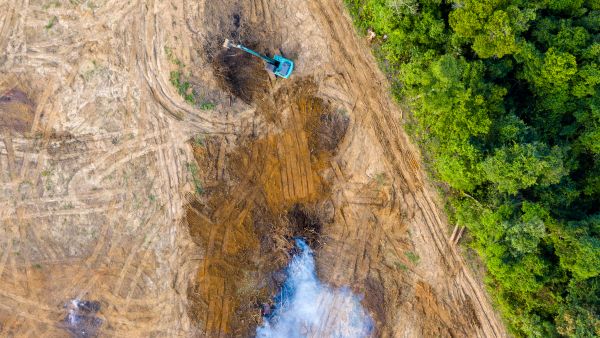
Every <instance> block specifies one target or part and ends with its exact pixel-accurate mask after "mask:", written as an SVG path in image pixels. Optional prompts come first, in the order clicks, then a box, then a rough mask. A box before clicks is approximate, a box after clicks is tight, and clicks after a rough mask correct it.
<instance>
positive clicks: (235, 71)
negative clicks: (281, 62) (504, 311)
mask: <svg viewBox="0 0 600 338" xmlns="http://www.w3.org/2000/svg"><path fill="white" fill-rule="evenodd" d="M225 38H229V39H235V40H236V41H239V42H242V43H245V44H247V45H248V46H251V47H253V48H255V49H257V50H258V51H260V52H264V53H268V54H270V55H272V54H273V53H281V54H283V55H285V56H286V57H289V58H292V59H294V60H295V61H296V70H295V73H294V75H293V76H292V78H291V79H289V80H282V79H274V78H272V77H270V76H269V75H268V74H267V72H266V71H265V69H264V67H263V65H262V64H261V63H260V62H259V61H258V60H255V59H253V58H250V57H248V56H247V55H244V54H241V53H238V52H236V51H234V50H224V49H223V48H222V46H221V44H222V42H223V40H224V39H225ZM0 51H2V52H1V53H0V336H9V337H10V336H19V337H20V336H25V337H63V336H67V335H72V336H78V337H84V336H115V337H121V336H123V337H180V336H181V337H187V336H211V337H229V336H231V337H234V336H235V337H238V336H251V335H252V334H253V332H254V329H255V327H256V325H258V324H259V323H260V321H261V310H262V311H264V308H265V305H267V307H268V304H269V302H270V301H271V299H272V296H273V295H274V294H275V293H276V291H277V289H278V287H279V286H280V285H281V283H282V282H283V277H282V269H283V268H284V267H285V265H286V264H287V261H288V259H289V257H290V255H291V254H292V253H293V252H292V243H291V239H292V238H293V237H294V236H303V237H305V238H307V239H308V240H309V242H310V244H311V246H312V247H313V248H315V250H316V253H317V264H318V273H319V276H320V278H321V279H323V280H324V281H326V282H328V283H330V284H332V285H334V286H342V285H346V286H350V287H351V288H352V289H353V291H355V292H357V293H359V294H362V295H364V300H363V303H364V305H365V306H366V307H367V309H368V310H369V312H370V313H371V315H372V316H373V318H374V320H375V323H376V325H375V326H376V332H374V334H373V335H374V336H382V337H406V336H409V337H430V336H436V337H454V336H461V337H462V336H466V337H474V336H477V337H479V336H485V337H503V336H506V332H505V329H504V327H503V324H502V323H501V321H500V320H499V317H498V315H497V314H496V313H495V311H494V310H493V309H492V307H491V305H490V302H489V300H488V298H487V296H486V294H485V293H484V289H483V287H482V285H481V283H480V282H479V281H477V280H476V279H474V278H473V273H472V272H471V271H469V269H468V268H467V267H466V264H465V262H464V261H463V259H462V257H461V255H460V249H459V248H457V247H456V246H455V245H454V244H453V242H452V241H451V240H450V239H449V237H450V234H449V232H450V230H449V229H450V228H451V227H450V226H449V225H448V223H447V221H446V219H445V218H444V216H443V213H442V211H441V209H440V207H439V205H438V204H439V202H438V201H437V196H436V193H435V191H434V190H433V189H432V188H431V187H430V186H429V184H428V183H427V180H426V177H425V176H424V174H423V172H422V170H421V167H420V156H419V153H418V151H417V150H416V149H415V148H414V147H413V146H412V145H411V144H410V142H409V141H408V139H407V137H406V135H405V133H404V131H403V130H402V114H401V112H400V111H399V110H398V108H397V107H396V105H395V104H394V103H392V102H391V100H390V98H389V96H388V84H387V81H386V80H385V77H384V76H383V75H382V74H381V73H380V71H379V70H378V68H377V65H376V62H375V60H374V59H373V57H372V55H371V54H370V51H369V46H368V45H367V42H366V39H363V38H361V37H358V36H357V35H356V34H355V32H354V29H353V27H352V25H351V21H350V18H349V17H348V15H347V13H346V12H345V9H344V7H343V3H342V1H341V0H295V1H291V0H279V1H274V0H248V1H241V0H231V1H204V0H199V1H187V0H179V1H156V0H145V1H139V0H132V1H127V2H119V1H113V0H97V1H90V0H77V1H50V0H42V1H24V0H16V1H12V0H11V1H9V0H0ZM173 72H177V74H178V75H179V76H180V79H181V80H182V81H185V82H187V83H189V86H188V87H187V88H184V89H185V92H184V93H183V94H184V95H182V93H181V90H179V89H178V88H176V86H175V85H174V84H173V83H172V79H173ZM185 95H193V97H194V100H193V102H190V100H187V101H186V100H185V98H184V96H185ZM75 299H77V300H79V301H78V302H73V300H75Z"/></svg>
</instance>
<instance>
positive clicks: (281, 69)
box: [223, 39, 294, 79]
mask: <svg viewBox="0 0 600 338" xmlns="http://www.w3.org/2000/svg"><path fill="white" fill-rule="evenodd" d="M223 47H224V48H237V49H240V50H243V51H244V52H246V53H248V54H251V55H254V56H256V57H259V58H261V59H262V60H263V61H264V62H265V63H266V64H267V69H268V70H269V71H270V72H272V73H273V74H275V76H279V77H281V78H284V79H287V78H289V77H290V75H292V71H293V70H294V61H292V60H290V59H286V58H284V57H283V56H281V55H275V56H274V57H273V58H270V57H268V56H266V55H262V54H260V53H258V52H255V51H253V50H252V49H250V48H248V47H246V46H243V45H241V44H235V43H233V42H231V41H229V39H225V42H224V43H223Z"/></svg>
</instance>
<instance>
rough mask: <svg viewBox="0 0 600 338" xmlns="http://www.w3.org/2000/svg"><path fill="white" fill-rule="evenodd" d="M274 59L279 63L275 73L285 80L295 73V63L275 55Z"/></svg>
mask: <svg viewBox="0 0 600 338" xmlns="http://www.w3.org/2000/svg"><path fill="white" fill-rule="evenodd" d="M273 59H274V60H275V62H277V63H278V64H277V66H276V67H275V70H274V71H273V73H274V74H275V75H277V76H279V77H281V78H284V79H287V78H289V77H290V75H292V71H294V61H292V60H290V59H286V58H284V57H283V56H281V55H275V57H274V58H273Z"/></svg>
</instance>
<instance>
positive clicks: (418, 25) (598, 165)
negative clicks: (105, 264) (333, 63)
mask: <svg viewBox="0 0 600 338" xmlns="http://www.w3.org/2000/svg"><path fill="white" fill-rule="evenodd" d="M345 2H346V5H347V7H348V8H349V10H350V13H351V15H352V16H353V19H354V22H355V25H356V26H357V27H358V29H359V31H361V32H362V33H363V34H366V33H367V32H368V31H372V32H374V33H376V35H375V38H374V39H373V41H372V42H373V48H374V53H375V55H376V56H377V57H378V60H379V62H380V66H381V67H382V69H383V70H384V71H385V72H386V74H387V75H388V77H389V79H390V81H391V83H392V91H393V95H394V97H395V98H396V99H397V100H398V102H399V103H400V104H401V105H402V106H404V107H406V109H405V110H406V112H405V113H406V114H405V115H408V116H405V118H406V120H407V123H406V129H407V131H408V132H409V134H410V135H411V137H412V138H413V140H414V141H415V142H416V143H418V144H419V145H420V147H421V150H422V152H423V155H424V157H425V162H426V165H427V167H428V169H429V172H430V174H431V176H432V179H433V180H435V181H436V183H437V184H438V186H441V187H442V188H441V190H442V191H443V192H444V196H445V200H446V201H447V210H448V214H449V218H450V220H451V222H452V223H456V224H459V225H461V226H466V227H467V229H468V231H469V235H470V237H471V238H472V240H471V241H469V243H468V245H469V246H470V247H471V248H473V249H474V250H475V251H477V252H478V254H479V256H480V257H481V259H482V260H483V262H484V263H485V266H486V267H487V272H486V284H487V286H488V290H489V294H490V295H491V297H492V298H493V301H494V303H495V305H496V307H497V308H498V309H499V310H500V312H501V313H502V315H503V318H504V320H505V322H506V325H507V326H508V328H509V329H510V331H511V332H512V334H513V335H515V336H518V337H521V336H523V337H553V336H571V337H598V336H600V0H533V1H527V0H521V1H519V0H448V1H441V0H345ZM371 35H372V34H371ZM371 37H372V36H371Z"/></svg>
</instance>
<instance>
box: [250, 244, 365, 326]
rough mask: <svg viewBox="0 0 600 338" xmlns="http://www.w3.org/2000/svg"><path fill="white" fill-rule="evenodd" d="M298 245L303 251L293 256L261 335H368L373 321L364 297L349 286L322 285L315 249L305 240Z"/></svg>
mask: <svg viewBox="0 0 600 338" xmlns="http://www.w3.org/2000/svg"><path fill="white" fill-rule="evenodd" d="M296 245H297V246H298V248H299V249H300V251H301V252H300V253H299V254H297V255H295V256H294V257H293V258H292V261H291V262H290V265H289V266H288V268H287V280H286V282H285V284H284V286H283V289H282V291H281V294H280V295H279V297H278V299H277V308H276V309H275V311H274V313H273V315H272V316H270V317H269V318H264V322H263V325H262V326H260V327H258V328H257V329H256V335H257V337H265V338H266V337H277V338H278V337H286V338H287V337H289V338H296V337H298V338H300V337H336V338H350V337H357V338H358V337H368V336H369V335H370V334H371V331H372V328H373V322H372V320H371V318H370V317H369V315H368V313H367V312H366V311H365V310H364V309H363V308H362V306H361V304H360V298H358V297H357V296H356V295H354V294H353V293H352V292H351V291H350V290H349V289H348V288H340V289H334V288H332V287H330V286H328V285H325V284H322V283H321V281H319V279H318V278H317V274H316V271H315V260H314V257H313V252H312V250H311V249H310V247H309V246H308V245H307V244H306V243H305V242H304V241H303V240H301V239H296Z"/></svg>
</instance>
